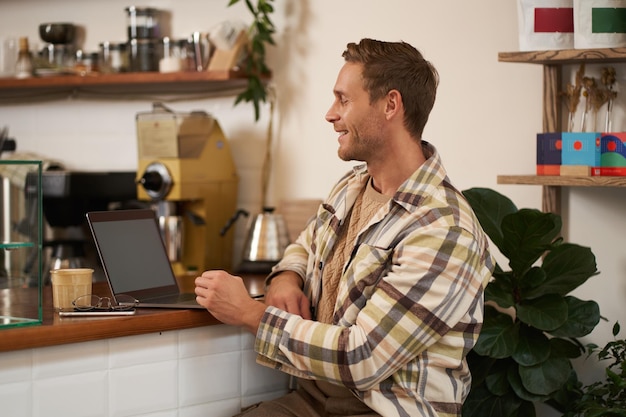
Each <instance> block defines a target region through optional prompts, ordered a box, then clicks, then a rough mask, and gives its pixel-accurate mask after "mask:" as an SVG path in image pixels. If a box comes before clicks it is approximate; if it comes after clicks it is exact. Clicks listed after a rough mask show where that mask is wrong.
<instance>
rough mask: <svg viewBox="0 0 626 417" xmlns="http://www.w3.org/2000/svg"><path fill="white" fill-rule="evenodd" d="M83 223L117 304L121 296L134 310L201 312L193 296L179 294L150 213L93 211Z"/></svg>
mask: <svg viewBox="0 0 626 417" xmlns="http://www.w3.org/2000/svg"><path fill="white" fill-rule="evenodd" d="M87 222H88V223H89V229H90V230H91V234H92V236H93V240H94V243H95V245H96V249H97V251H98V256H99V257H100V262H101V263H102V268H103V269H104V275H105V276H106V279H107V282H108V284H109V288H110V289H111V294H112V295H113V297H114V298H115V301H116V302H117V303H118V304H120V302H119V300H118V296H119V295H120V294H125V295H130V296H132V297H134V298H135V299H137V300H139V304H138V307H153V308H200V309H203V308H204V307H202V306H201V305H199V304H198V303H197V302H196V295H195V294H187V293H181V292H180V290H179V288H178V285H177V284H176V277H175V275H174V272H173V270H172V265H171V264H170V261H169V259H168V256H167V252H166V249H165V244H164V243H163V239H162V238H161V232H160V229H159V225H158V222H157V218H156V214H155V212H154V211H153V210H151V209H133V210H111V211H93V212H88V213H87ZM121 304H123V303H121Z"/></svg>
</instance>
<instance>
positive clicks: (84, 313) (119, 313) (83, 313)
mask: <svg viewBox="0 0 626 417" xmlns="http://www.w3.org/2000/svg"><path fill="white" fill-rule="evenodd" d="M136 312H137V310H136V309H134V308H133V309H132V310H111V311H106V310H104V311H102V310H101V311H96V310H91V311H80V310H61V311H59V317H105V316H133V315H135V313H136Z"/></svg>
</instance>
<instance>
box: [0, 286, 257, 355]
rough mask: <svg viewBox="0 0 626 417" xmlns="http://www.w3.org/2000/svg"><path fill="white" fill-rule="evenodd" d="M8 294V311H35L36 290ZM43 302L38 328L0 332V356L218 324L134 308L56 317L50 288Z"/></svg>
mask: <svg viewBox="0 0 626 417" xmlns="http://www.w3.org/2000/svg"><path fill="white" fill-rule="evenodd" d="M244 279H245V280H246V284H247V285H248V287H250V286H251V285H253V286H260V283H261V282H262V281H263V277H262V276H251V277H245V278H244ZM9 291H10V292H11V293H10V298H11V306H10V308H11V309H12V310H14V311H15V312H17V313H19V312H20V311H22V312H23V311H27V310H25V309H36V308H37V292H36V290H34V289H30V288H27V289H23V288H11V289H3V290H0V297H2V298H3V299H6V298H8V294H6V293H8V292H9ZM93 293H94V294H98V295H100V296H106V295H107V294H109V290H108V287H107V285H106V283H104V282H98V283H94V284H93ZM43 300H44V303H43V323H42V324H40V325H31V326H24V327H10V328H5V329H2V328H0V352H7V351H13V350H20V349H30V348H37V347H43V346H54V345H62V344H66V343H78V342H87V341H91V340H100V339H108V338H113V337H122V336H132V335H139V334H144V333H154V332H163V331H168V330H179V329H187V328H192V327H201V326H211V325H214V324H220V322H219V321H218V320H217V319H215V318H214V317H213V316H212V315H211V314H210V313H209V312H207V311H205V310H193V309H158V308H138V309H137V314H136V315H134V316H126V317H125V316H109V317H96V318H93V317H59V315H58V314H57V313H55V312H54V310H53V308H52V289H51V288H50V286H45V287H44V291H43ZM20 309H22V310H20ZM18 316H19V314H18Z"/></svg>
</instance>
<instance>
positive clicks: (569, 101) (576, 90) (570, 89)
mask: <svg viewBox="0 0 626 417" xmlns="http://www.w3.org/2000/svg"><path fill="white" fill-rule="evenodd" d="M584 74H585V63H584V62H583V63H582V64H580V68H579V69H578V71H577V72H576V81H575V84H574V85H572V84H568V85H567V87H566V88H567V90H566V91H565V92H562V93H561V96H563V97H565V102H566V103H565V104H566V105H567V111H568V115H567V131H568V132H573V131H574V115H575V114H576V109H577V108H578V103H580V91H581V89H582V87H583V78H584Z"/></svg>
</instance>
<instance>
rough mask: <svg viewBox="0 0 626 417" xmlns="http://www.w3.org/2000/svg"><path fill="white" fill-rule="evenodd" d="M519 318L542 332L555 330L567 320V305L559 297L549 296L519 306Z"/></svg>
mask: <svg viewBox="0 0 626 417" xmlns="http://www.w3.org/2000/svg"><path fill="white" fill-rule="evenodd" d="M517 318H518V319H519V320H520V321H522V322H523V323H526V324H528V325H529V326H532V327H536V328H538V329H540V330H545V331H550V330H554V329H556V328H558V327H560V326H562V325H563V323H565V321H566V320H567V303H566V302H565V300H564V299H563V297H561V296H559V295H556V294H547V295H544V296H541V297H539V298H536V299H534V300H527V301H524V302H523V303H522V304H519V305H518V306H517Z"/></svg>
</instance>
